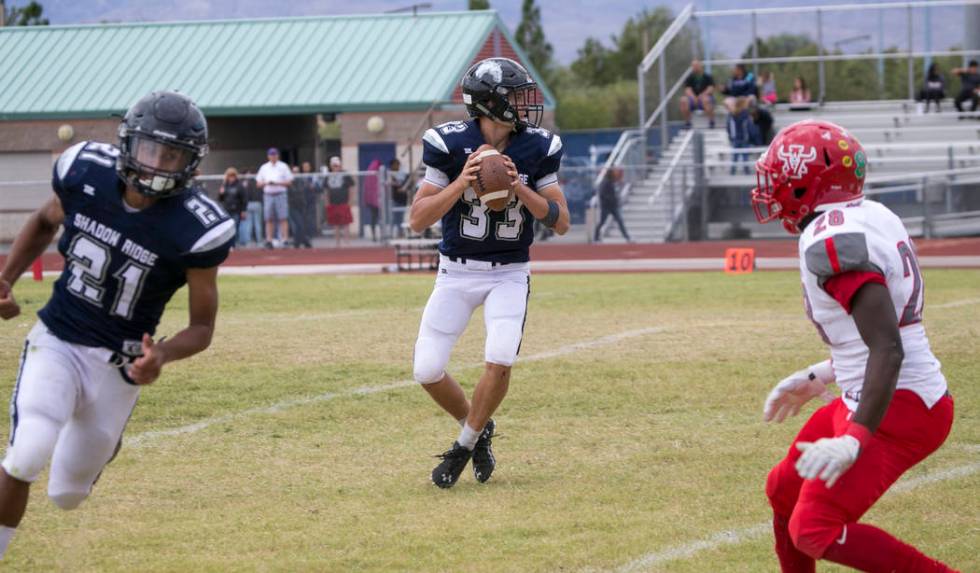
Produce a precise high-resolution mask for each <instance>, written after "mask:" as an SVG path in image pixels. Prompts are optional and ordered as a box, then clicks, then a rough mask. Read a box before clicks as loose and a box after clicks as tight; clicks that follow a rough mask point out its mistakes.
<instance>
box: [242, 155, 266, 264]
mask: <svg viewBox="0 0 980 573" xmlns="http://www.w3.org/2000/svg"><path fill="white" fill-rule="evenodd" d="M251 174H252V172H251V171H250V170H248V169H246V170H245V177H244V178H243V179H242V187H244V189H245V214H244V215H245V216H244V217H243V218H242V222H241V224H240V225H239V226H238V238H239V240H240V241H241V244H242V246H245V245H247V244H248V242H249V241H251V240H253V239H254V240H255V244H256V245H258V244H259V243H261V242H262V190H261V189H259V187H258V185H256V184H255V178H254V177H249V176H250V175H251Z"/></svg>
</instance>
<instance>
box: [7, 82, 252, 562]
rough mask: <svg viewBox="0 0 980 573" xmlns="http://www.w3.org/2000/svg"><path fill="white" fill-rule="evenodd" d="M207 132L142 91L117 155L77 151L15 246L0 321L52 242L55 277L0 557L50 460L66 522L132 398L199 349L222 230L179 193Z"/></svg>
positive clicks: (176, 106) (27, 374)
mask: <svg viewBox="0 0 980 573" xmlns="http://www.w3.org/2000/svg"><path fill="white" fill-rule="evenodd" d="M207 134H208V131H207V122H206V120H205V118H204V115H203V114H202V113H201V111H200V110H199V109H198V108H197V106H196V105H195V104H194V102H193V101H191V100H190V99H189V98H188V97H186V96H184V95H181V94H178V93H175V92H154V93H151V94H149V95H147V96H145V97H143V98H142V99H140V100H139V101H138V102H137V103H136V104H135V105H134V106H133V107H132V108H130V110H129V111H128V112H127V114H126V116H125V118H124V119H123V121H122V124H121V125H120V128H119V139H120V144H119V147H115V146H112V145H108V144H105V143H97V142H89V141H83V142H81V143H78V144H76V145H74V146H72V147H70V148H69V149H68V150H66V151H65V152H64V153H62V154H61V157H60V158H59V159H58V161H57V163H56V164H55V166H54V173H53V176H52V187H53V189H54V196H53V197H51V199H49V200H48V202H47V203H45V205H44V206H42V207H41V208H40V209H39V210H38V211H37V212H35V213H34V214H33V215H32V216H31V217H30V218H29V219H28V221H27V223H26V224H25V225H24V228H23V229H22V230H21V232H20V234H19V235H18V236H17V239H16V240H15V241H14V245H13V248H12V249H11V252H10V256H9V257H8V258H7V262H6V265H5V267H4V268H3V271H2V272H0V318H3V319H5V320H6V319H10V318H13V317H15V316H17V315H18V314H19V312H20V308H19V307H18V305H17V303H16V301H15V299H14V296H13V291H12V288H13V285H14V284H15V283H16V282H17V279H18V278H19V277H20V276H21V275H22V274H23V273H24V271H25V270H26V269H27V268H28V266H29V265H30V264H31V262H32V261H33V260H34V259H36V258H37V257H38V256H40V255H41V253H43V252H44V250H45V249H46V248H47V246H48V245H49V244H50V243H51V241H52V240H53V239H54V237H55V235H56V234H57V231H58V229H59V227H63V228H64V233H63V234H62V235H61V239H60V240H59V242H58V250H59V251H60V252H61V254H62V255H63V256H64V257H65V268H64V271H63V272H62V274H61V277H60V278H59V279H58V281H57V282H56V283H55V285H54V292H53V293H52V296H51V299H50V300H49V301H48V303H47V305H46V306H45V307H44V308H43V309H41V311H40V312H39V313H38V316H39V318H40V320H39V321H38V322H37V324H36V325H35V326H34V328H33V329H32V330H31V332H30V334H29V335H28V337H27V340H26V342H25V344H24V349H23V354H22V356H21V361H20V369H19V372H18V375H17V382H16V385H15V387H14V391H13V397H12V399H11V408H10V411H11V418H12V419H11V429H10V443H9V447H8V448H7V452H6V455H5V457H4V459H3V464H2V471H0V556H2V554H3V552H4V551H6V547H7V545H8V543H9V542H10V539H11V537H12V536H13V533H14V531H15V528H16V527H17V525H18V524H19V523H20V520H21V518H22V517H23V515H24V510H25V508H26V505H27V498H28V493H29V489H30V484H31V483H32V482H33V481H35V480H36V479H37V477H38V474H40V473H41V470H43V469H44V467H45V466H46V465H47V463H48V461H49V460H50V461H51V472H50V477H49V480H48V496H49V497H50V498H51V500H52V501H54V503H55V504H56V505H58V506H59V507H61V508H63V509H74V508H75V507H77V506H78V505H79V504H80V503H81V502H82V501H83V500H84V499H85V498H86V497H88V495H89V494H90V493H91V490H92V486H93V484H94V483H95V481H96V479H97V478H98V476H99V475H100V474H101V472H102V470H103V468H104V466H105V465H106V464H107V463H109V461H110V460H111V459H112V457H113V456H115V454H116V452H117V451H118V448H119V446H120V445H121V443H122V432H123V429H124V427H125V425H126V422H127V421H128V419H129V416H130V414H131V413H132V410H133V408H134V407H135V405H136V400H137V398H138V396H139V387H140V386H141V385H145V384H150V383H152V382H153V381H154V380H156V379H157V377H158V376H159V375H160V371H161V368H162V367H163V365H164V364H166V363H167V362H172V361H174V360H180V359H182V358H186V357H188V356H191V355H193V354H197V353H198V352H201V351H202V350H204V349H205V348H207V347H208V345H209V344H210V342H211V336H212V333H213V330H214V321H215V315H216V314H217V310H218V289H217V269H218V265H220V264H221V263H222V262H223V261H224V260H225V258H226V257H227V256H228V252H229V250H230V248H231V244H232V242H233V240H234V236H235V221H233V220H232V219H230V218H229V217H228V215H227V214H226V213H225V212H224V211H222V209H221V208H220V207H219V206H218V205H216V204H215V203H214V202H213V201H211V200H210V199H209V198H208V197H206V196H204V195H203V194H201V193H198V192H195V191H192V190H191V189H190V188H189V183H190V181H191V179H192V177H193V174H194V172H195V170H196V168H197V166H198V165H199V163H200V161H201V159H202V158H203V157H204V156H205V155H206V154H207V151H208V146H207ZM185 284H187V285H188V295H189V296H188V298H189V307H190V324H189V325H188V326H187V328H185V329H183V330H181V331H180V332H178V333H177V334H175V335H174V336H173V337H172V338H170V339H169V340H166V341H163V340H159V341H154V339H153V336H154V334H155V331H156V327H157V325H158V323H159V322H160V317H161V315H162V314H163V310H164V307H165V306H166V305H167V302H168V301H169V300H170V298H171V297H172V296H173V294H174V293H175V292H176V291H177V290H178V289H179V288H181V287H182V286H184V285H185Z"/></svg>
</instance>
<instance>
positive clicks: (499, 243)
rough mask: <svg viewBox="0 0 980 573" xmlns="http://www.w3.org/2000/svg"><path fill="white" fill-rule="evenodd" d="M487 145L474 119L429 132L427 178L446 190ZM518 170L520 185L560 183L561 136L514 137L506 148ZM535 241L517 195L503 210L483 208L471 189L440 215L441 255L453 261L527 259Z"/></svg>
mask: <svg viewBox="0 0 980 573" xmlns="http://www.w3.org/2000/svg"><path fill="white" fill-rule="evenodd" d="M485 143H486V141H485V140H484V138H483V134H482V133H481V132H480V126H479V124H478V123H477V121H476V120H471V121H451V122H449V123H444V124H442V125H440V126H438V127H434V128H432V129H429V130H428V131H426V132H425V135H424V136H423V137H422V146H423V154H422V161H423V163H425V165H426V167H427V170H426V175H425V179H426V181H427V182H429V183H431V184H433V185H436V186H438V187H446V186H447V185H449V183H450V182H451V181H453V180H455V179H456V178H457V177H459V174H460V173H461V172H462V171H463V166H464V165H465V164H466V158H467V157H469V155H470V154H471V153H473V152H474V151H476V150H477V149H478V148H479V147H480V146H481V145H484V144H485ZM503 154H504V155H507V156H508V157H510V158H511V160H512V161H513V162H514V165H515V166H516V167H517V173H518V176H519V177H520V179H521V182H522V183H524V184H525V185H527V186H528V187H530V188H531V189H533V190H535V191H541V189H544V188H545V187H548V186H550V185H555V184H557V183H558V167H559V166H560V164H561V155H562V149H561V138H559V137H558V136H557V135H554V134H553V133H551V132H549V131H547V130H545V129H541V128H527V129H524V130H522V131H520V132H518V133H515V134H514V135H513V136H512V137H511V140H510V143H509V144H508V145H507V148H506V149H504V150H503ZM533 240H534V218H533V216H532V215H531V212H530V211H528V210H527V208H526V207H525V206H524V204H523V203H521V201H519V200H518V199H517V198H516V197H515V198H514V200H513V201H511V203H510V204H509V205H508V206H507V208H506V209H504V210H503V211H500V212H495V211H491V210H490V209H488V208H487V207H485V206H483V205H482V204H481V203H480V201H479V199H477V196H476V193H475V192H474V191H473V189H467V190H466V192H465V193H463V196H462V197H461V198H460V200H459V201H457V202H456V204H455V205H453V207H452V208H451V209H450V210H449V211H448V212H447V213H446V214H445V215H444V216H443V217H442V242H441V243H440V245H439V251H440V252H441V253H442V254H444V255H446V256H450V257H463V258H470V259H477V260H483V261H492V262H496V263H521V262H527V261H528V260H529V258H530V257H529V254H528V250H529V248H530V246H531V242H532V241H533Z"/></svg>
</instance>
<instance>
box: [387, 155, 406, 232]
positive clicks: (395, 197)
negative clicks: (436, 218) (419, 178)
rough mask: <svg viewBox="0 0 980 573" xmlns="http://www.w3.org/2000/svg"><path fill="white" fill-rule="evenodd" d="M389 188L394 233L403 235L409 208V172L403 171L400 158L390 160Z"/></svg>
mask: <svg viewBox="0 0 980 573" xmlns="http://www.w3.org/2000/svg"><path fill="white" fill-rule="evenodd" d="M388 189H389V193H390V194H391V195H390V197H391V206H392V209H391V227H392V230H393V234H394V235H395V236H397V237H401V236H403V235H404V234H405V230H404V229H402V224H403V223H404V222H405V211H406V209H407V208H408V173H405V172H404V171H402V163H401V161H398V159H392V160H391V161H390V162H388Z"/></svg>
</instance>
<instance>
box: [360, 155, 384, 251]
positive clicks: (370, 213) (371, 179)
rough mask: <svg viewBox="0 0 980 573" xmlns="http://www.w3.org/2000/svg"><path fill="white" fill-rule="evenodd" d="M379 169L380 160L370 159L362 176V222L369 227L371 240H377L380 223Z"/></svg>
mask: <svg viewBox="0 0 980 573" xmlns="http://www.w3.org/2000/svg"><path fill="white" fill-rule="evenodd" d="M380 169H381V161H380V160H378V159H372V160H371V163H369V164H368V167H367V171H368V172H367V174H366V175H364V176H363V179H361V182H362V183H363V187H362V189H363V193H364V224H365V225H367V226H368V227H370V228H371V240H372V241H375V242H377V240H378V225H379V224H380V223H381V182H380V181H379V180H378V179H379V177H378V171H379V170H380Z"/></svg>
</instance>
